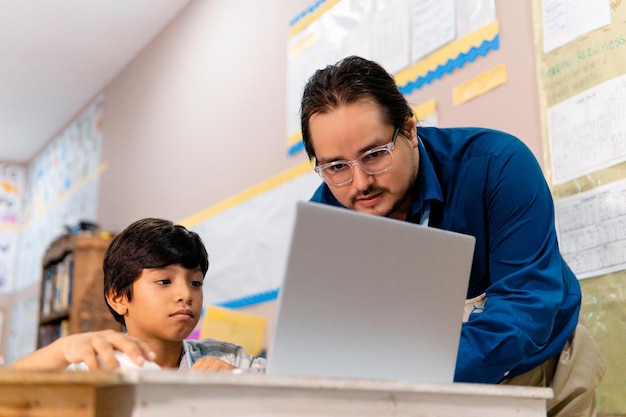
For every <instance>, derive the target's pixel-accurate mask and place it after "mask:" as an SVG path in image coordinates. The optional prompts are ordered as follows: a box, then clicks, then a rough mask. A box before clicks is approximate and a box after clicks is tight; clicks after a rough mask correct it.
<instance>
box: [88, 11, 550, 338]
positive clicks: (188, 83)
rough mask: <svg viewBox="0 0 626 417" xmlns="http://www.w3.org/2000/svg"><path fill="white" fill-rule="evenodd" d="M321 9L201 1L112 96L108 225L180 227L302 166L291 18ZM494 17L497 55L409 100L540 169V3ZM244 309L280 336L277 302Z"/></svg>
mask: <svg viewBox="0 0 626 417" xmlns="http://www.w3.org/2000/svg"><path fill="white" fill-rule="evenodd" d="M273 3H275V4H273ZM313 3H314V2H312V1H310V0H297V1H295V0H294V1H290V2H286V3H285V2H281V3H280V4H279V2H278V1H277V0H272V1H270V2H262V3H260V2H255V1H251V0H248V1H243V2H231V1H227V0H215V1H210V2H209V1H192V2H191V3H190V4H189V5H188V6H187V7H185V8H184V9H183V10H182V11H181V13H180V14H179V15H178V16H177V17H176V18H175V19H173V21H172V22H170V24H169V25H168V26H167V27H166V28H165V29H164V30H163V31H162V32H161V33H160V34H159V35H158V36H157V37H156V38H155V39H154V40H153V41H152V42H151V43H150V44H149V45H147V46H146V47H145V48H144V49H143V50H142V51H141V52H140V54H139V55H138V56H137V57H136V58H135V59H133V60H132V62H131V63H129V65H127V66H126V67H125V68H124V69H123V71H121V73H119V74H118V75H117V76H116V77H115V78H114V79H113V80H112V81H111V82H110V83H109V84H108V85H107V86H106V87H105V88H104V90H103V94H104V96H105V116H104V123H103V134H104V138H105V140H104V143H103V153H102V155H103V156H102V161H103V162H104V163H105V164H106V169H105V171H104V172H103V174H102V175H101V179H100V194H99V206H98V221H99V223H100V224H101V226H102V227H104V228H106V229H109V230H113V231H115V230H121V229H122V228H123V227H125V226H126V225H128V224H129V223H130V222H132V221H134V220H136V219H138V218H141V217H146V216H156V217H164V218H169V219H172V220H175V221H177V220H180V219H183V218H186V217H188V216H191V215H194V214H195V213H198V212H200V211H202V210H203V209H206V208H207V207H210V206H212V205H215V204H216V203H219V202H220V201H223V200H225V199H227V198H229V197H231V196H232V195H235V194H237V193H240V192H241V191H242V190H245V189H246V188H248V187H251V186H254V185H255V184H258V183H260V182H262V181H263V180H265V179H267V178H269V177H271V176H273V175H276V174H278V173H280V172H283V171H285V170H287V169H289V168H290V167H293V166H295V165H298V164H300V163H302V162H303V161H304V160H305V157H304V155H303V153H300V154H298V155H296V156H294V157H287V156H286V152H285V142H286V135H287V132H286V127H285V125H286V116H285V114H286V111H287V109H286V104H285V96H286V77H287V60H286V51H287V40H288V22H289V20H290V19H292V18H294V17H295V16H296V15H297V14H298V13H300V12H302V11H303V10H305V9H307V8H308V7H309V6H311V5H312V4H313ZM496 11H497V18H498V19H499V20H500V37H501V47H500V50H498V51H494V52H492V53H490V54H489V55H488V56H487V57H480V58H478V59H476V60H475V61H474V62H472V63H471V64H470V65H467V66H466V67H465V68H463V69H462V71H455V72H454V73H452V74H450V75H448V76H445V77H443V78H442V79H441V80H437V81H436V82H434V83H432V84H430V85H427V86H425V87H424V88H422V89H421V90H419V91H417V92H415V93H413V94H411V95H410V96H409V97H408V99H409V101H410V102H411V104H415V105H417V104H420V103H421V102H424V101H427V100H429V99H431V98H433V97H437V100H438V104H437V105H438V109H437V112H438V119H439V125H440V126H469V125H474V126H486V127H492V128H496V129H502V130H506V131H509V132H511V133H513V134H515V135H517V136H519V137H520V138H521V139H522V140H523V141H524V142H526V144H527V145H528V146H529V147H530V148H531V150H532V151H533V152H534V154H535V155H536V157H537V158H538V160H539V161H540V162H542V161H543V152H542V142H541V135H540V119H539V114H538V103H537V83H536V78H535V72H534V68H535V62H534V52H533V51H534V43H533V34H532V14H531V4H530V3H527V2H508V1H505V0H497V1H496ZM233 22H235V23H233ZM517 57H525V58H524V59H523V60H518V59H517ZM502 62H506V63H507V66H506V70H507V77H508V79H507V82H506V83H505V84H504V85H503V86H501V87H499V88H497V89H495V90H493V91H491V92H489V93H488V94H485V95H482V96H479V97H477V98H475V99H474V100H471V101H469V102H467V103H465V104H463V105H461V106H454V105H453V104H452V98H451V94H450V91H451V90H452V88H453V87H454V86H455V85H458V84H459V83H462V82H463V81H465V80H467V79H470V78H472V77H473V76H475V75H477V74H480V73H481V72H483V71H486V70H488V69H490V68H492V67H494V66H495V65H498V64H501V63H502ZM486 109H487V110H486ZM253 216H254V214H253V213H251V221H254V217H253ZM246 310H248V311H249V312H252V313H255V314H260V315H263V316H266V317H267V318H268V319H269V322H268V327H267V329H266V335H269V334H271V331H272V319H273V314H274V310H275V302H274V301H270V302H267V303H264V304H263V305H256V306H250V307H248V308H246ZM266 343H267V341H266Z"/></svg>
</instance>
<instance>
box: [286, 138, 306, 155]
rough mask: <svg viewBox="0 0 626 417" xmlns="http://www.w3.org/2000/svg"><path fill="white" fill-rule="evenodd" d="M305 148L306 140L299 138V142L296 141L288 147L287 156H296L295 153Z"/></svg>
mask: <svg viewBox="0 0 626 417" xmlns="http://www.w3.org/2000/svg"><path fill="white" fill-rule="evenodd" d="M303 150H304V142H302V141H301V140H299V141H298V142H296V143H294V144H293V145H290V146H289V147H288V148H287V156H294V155H295V154H297V153H298V152H301V151H303Z"/></svg>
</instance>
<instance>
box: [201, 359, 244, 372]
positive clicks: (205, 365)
mask: <svg viewBox="0 0 626 417" xmlns="http://www.w3.org/2000/svg"><path fill="white" fill-rule="evenodd" d="M235 368H236V366H233V365H231V364H230V363H226V362H224V361H221V360H219V359H218V358H215V357H212V356H205V357H204V358H200V359H198V360H197V361H196V362H195V363H194V364H193V365H191V368H190V369H192V370H194V371H213V372H220V371H230V370H233V369H235Z"/></svg>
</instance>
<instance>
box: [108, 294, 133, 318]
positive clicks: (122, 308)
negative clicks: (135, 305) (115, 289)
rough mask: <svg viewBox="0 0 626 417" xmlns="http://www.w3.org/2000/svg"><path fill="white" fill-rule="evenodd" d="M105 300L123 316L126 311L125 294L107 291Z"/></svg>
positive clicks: (126, 301)
mask: <svg viewBox="0 0 626 417" xmlns="http://www.w3.org/2000/svg"><path fill="white" fill-rule="evenodd" d="M106 300H107V303H108V304H109V305H110V306H111V308H112V309H113V310H115V312H116V313H117V314H119V315H120V316H123V315H125V314H126V313H127V312H128V306H127V304H128V300H127V298H126V296H125V295H123V294H114V293H112V292H109V293H107V295H106Z"/></svg>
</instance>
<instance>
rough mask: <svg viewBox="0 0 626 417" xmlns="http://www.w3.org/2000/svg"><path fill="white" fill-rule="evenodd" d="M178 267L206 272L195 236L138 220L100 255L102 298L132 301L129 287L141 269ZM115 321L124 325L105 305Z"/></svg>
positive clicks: (204, 253) (203, 254)
mask: <svg viewBox="0 0 626 417" xmlns="http://www.w3.org/2000/svg"><path fill="white" fill-rule="evenodd" d="M175 264H180V265H182V266H183V267H185V268H187V269H195V268H200V270H201V271H202V275H205V274H206V272H207V270H208V269H209V257H208V255H207V251H206V248H205V247H204V244H203V243H202V240H201V239H200V236H198V234H197V233H195V232H192V231H189V230H187V229H186V228H185V227H184V226H181V225H175V224H174V223H172V222H171V221H169V220H162V219H155V218H146V219H142V220H138V221H136V222H134V223H133V224H131V225H130V226H128V227H127V228H126V229H124V230H123V231H122V232H121V233H120V234H119V235H117V236H116V237H115V238H114V239H113V241H112V242H111V244H110V245H109V247H108V249H107V251H106V253H105V255H104V264H103V269H104V295H105V301H106V295H107V294H111V295H124V296H126V297H127V299H128V301H130V300H131V299H132V296H133V294H132V286H133V283H134V282H135V280H136V279H137V278H139V275H140V274H141V271H142V270H143V269H144V268H164V267H166V266H169V265H175ZM107 306H108V307H109V310H110V311H111V314H113V317H114V318H115V321H117V322H118V323H121V324H122V325H125V323H124V317H123V316H121V315H119V314H117V312H116V311H115V310H113V309H112V308H111V306H110V305H109V304H108V302H107Z"/></svg>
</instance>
